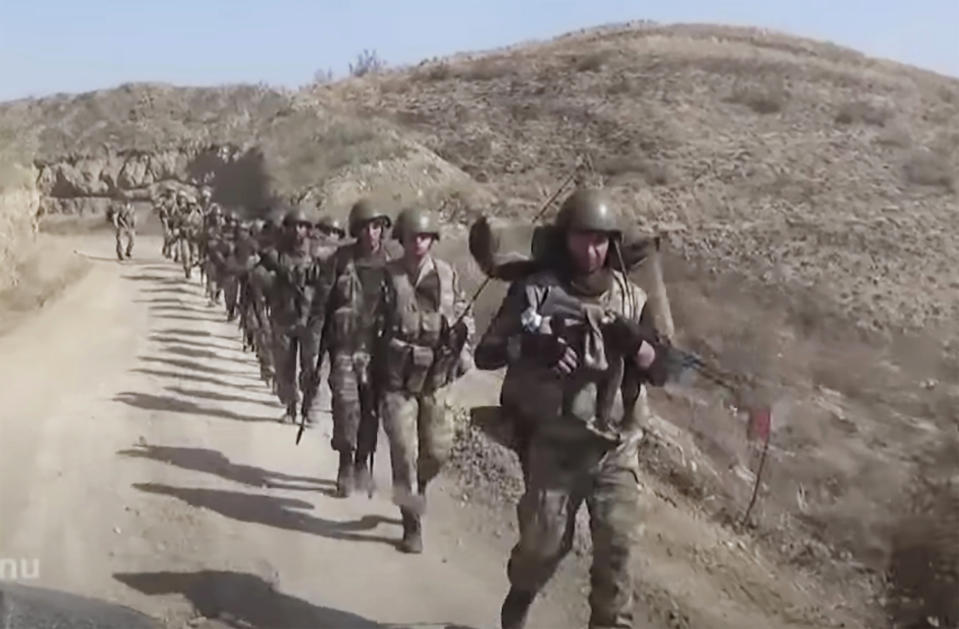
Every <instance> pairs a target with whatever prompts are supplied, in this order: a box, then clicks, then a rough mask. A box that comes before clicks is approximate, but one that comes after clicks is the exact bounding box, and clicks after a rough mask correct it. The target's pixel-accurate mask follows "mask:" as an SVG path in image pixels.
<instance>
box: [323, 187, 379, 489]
mask: <svg viewBox="0 0 959 629" xmlns="http://www.w3.org/2000/svg"><path fill="white" fill-rule="evenodd" d="M372 221H379V222H380V224H381V227H382V228H383V229H384V230H385V228H387V227H389V225H390V220H389V218H388V217H387V216H386V215H385V214H383V213H381V212H379V211H377V210H376V209H375V208H373V207H372V205H371V204H369V203H368V202H366V201H365V200H363V201H359V202H357V203H356V204H355V205H354V206H353V208H352V210H351V212H350V232H351V235H352V236H353V237H356V238H359V237H360V230H361V229H364V228H365V227H366V225H367V224H369V223H370V222H372ZM326 237H327V238H328V237H329V236H326ZM332 242H337V241H335V240H333V241H332ZM369 244H370V245H371V244H372V242H370V243H369ZM386 261H387V258H386V251H385V248H384V247H383V244H382V240H381V241H380V242H379V243H378V248H376V249H375V250H369V249H364V245H363V244H362V242H360V241H358V242H356V243H353V244H350V245H344V246H342V247H340V248H339V249H336V250H335V253H333V255H332V257H331V258H330V259H329V260H328V261H327V262H326V263H325V264H324V265H323V271H322V274H321V276H320V281H319V286H318V290H317V293H316V296H315V298H314V301H313V309H314V323H313V327H314V328H315V329H321V330H323V338H322V346H321V348H320V355H319V356H318V357H317V358H318V360H317V364H318V365H320V364H321V363H322V360H323V353H324V352H325V348H327V347H328V348H329V353H330V375H329V385H330V392H331V394H332V401H333V439H332V447H333V449H334V450H336V451H337V452H339V454H340V464H339V470H338V473H337V492H338V494H339V495H340V496H341V497H344V498H345V497H347V496H349V495H350V493H351V492H352V489H353V483H354V477H356V478H355V480H357V481H358V482H359V484H360V485H361V486H362V485H365V486H366V489H367V490H368V491H369V490H371V489H372V487H371V485H370V482H371V477H370V474H369V467H368V460H369V458H370V457H371V456H372V454H373V452H374V450H375V449H376V433H377V431H378V430H379V410H378V408H377V406H378V402H377V399H376V395H375V394H374V386H373V378H372V370H371V353H372V351H373V349H374V347H375V346H376V342H377V335H378V334H379V332H380V331H381V329H382V321H381V317H380V312H379V311H378V309H379V307H380V305H381V304H382V303H383V302H384V291H385V288H386V275H385V272H384V267H385V265H386ZM317 385H319V382H317ZM318 399H319V396H318V395H317V391H315V390H314V391H313V392H312V401H313V403H316V402H317V401H318ZM315 414H316V412H315V410H312V412H311V413H310V416H311V419H312V417H314V416H315Z"/></svg>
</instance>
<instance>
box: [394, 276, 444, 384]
mask: <svg viewBox="0 0 959 629" xmlns="http://www.w3.org/2000/svg"><path fill="white" fill-rule="evenodd" d="M433 268H434V271H435V273H430V274H428V275H427V276H426V277H424V278H423V280H422V281H421V282H420V285H419V286H414V285H413V280H411V279H410V277H409V275H408V274H407V272H406V268H405V266H404V264H403V261H402V260H395V261H393V262H390V263H389V264H388V265H387V277H388V281H389V282H390V287H391V289H392V293H393V298H394V303H393V304H392V312H391V313H389V315H388V316H389V321H390V323H389V328H388V329H387V331H386V335H387V343H386V347H385V349H384V352H385V356H384V371H385V383H384V384H385V386H386V388H387V389H389V390H393V391H405V392H407V393H411V394H418V393H422V392H423V391H424V390H426V389H429V388H434V389H435V388H438V387H439V386H442V385H443V384H445V383H443V382H431V381H430V379H431V375H432V374H431V373H430V372H431V370H430V367H431V366H432V365H433V361H434V358H435V357H436V353H437V349H438V346H439V344H440V342H441V340H442V336H443V332H444V329H443V328H444V318H445V323H446V324H451V323H452V322H453V321H454V320H455V318H456V313H455V312H454V304H455V300H456V294H455V292H454V288H455V287H454V285H453V282H454V271H453V267H452V266H450V265H449V264H447V263H446V262H444V261H442V260H437V259H436V258H433ZM433 277H435V278H436V280H437V282H436V284H435V286H434V285H431V282H430V281H431V280H432V278H433ZM428 282H430V283H428ZM424 284H426V286H424ZM430 288H433V289H434V290H432V291H429V292H430V293H432V294H426V295H424V294H423V291H424V289H427V290H428V289H430ZM426 300H429V301H431V302H433V303H432V304H426V303H424V302H425V301H426ZM434 305H435V306H438V307H436V308H434V307H431V306H434Z"/></svg>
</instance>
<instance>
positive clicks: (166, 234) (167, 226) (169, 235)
mask: <svg viewBox="0 0 959 629" xmlns="http://www.w3.org/2000/svg"><path fill="white" fill-rule="evenodd" d="M155 207H156V213H157V218H159V219H160V227H161V228H162V230H163V246H162V248H161V249H160V253H161V254H162V255H163V257H164V258H169V257H170V256H171V255H173V253H172V250H173V227H172V225H171V219H172V218H173V217H172V214H173V199H172V198H171V197H169V196H166V195H164V196H162V197H160V199H159V201H158V202H157V204H156V206H155Z"/></svg>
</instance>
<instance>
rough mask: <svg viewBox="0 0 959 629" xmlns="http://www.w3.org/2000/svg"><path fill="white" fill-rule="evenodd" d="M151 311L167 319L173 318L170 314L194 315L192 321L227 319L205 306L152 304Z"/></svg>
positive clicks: (191, 317) (190, 318)
mask: <svg viewBox="0 0 959 629" xmlns="http://www.w3.org/2000/svg"><path fill="white" fill-rule="evenodd" d="M150 312H151V313H153V314H155V315H159V316H161V317H163V318H165V319H173V318H175V317H172V316H170V315H181V314H186V315H193V316H190V317H189V320H190V321H225V320H226V315H223V317H219V316H217V315H218V313H216V312H214V311H213V310H212V309H210V308H207V307H205V306H191V305H188V304H183V305H181V306H151V307H150Z"/></svg>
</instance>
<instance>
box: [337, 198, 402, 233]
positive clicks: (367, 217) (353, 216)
mask: <svg viewBox="0 0 959 629" xmlns="http://www.w3.org/2000/svg"><path fill="white" fill-rule="evenodd" d="M375 220H382V221H384V222H385V223H386V227H387V228H389V227H390V225H392V224H393V221H391V220H390V217H389V215H388V214H386V213H385V212H382V211H380V210H379V209H378V208H377V207H376V205H375V204H374V203H373V201H371V200H370V199H360V200H359V201H357V202H356V203H354V204H353V207H352V208H350V218H349V221H348V222H349V226H350V236H353V237H354V238H356V237H357V236H358V235H359V233H360V230H361V229H362V228H363V226H364V225H366V224H367V223H369V222H370V221H375Z"/></svg>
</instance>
